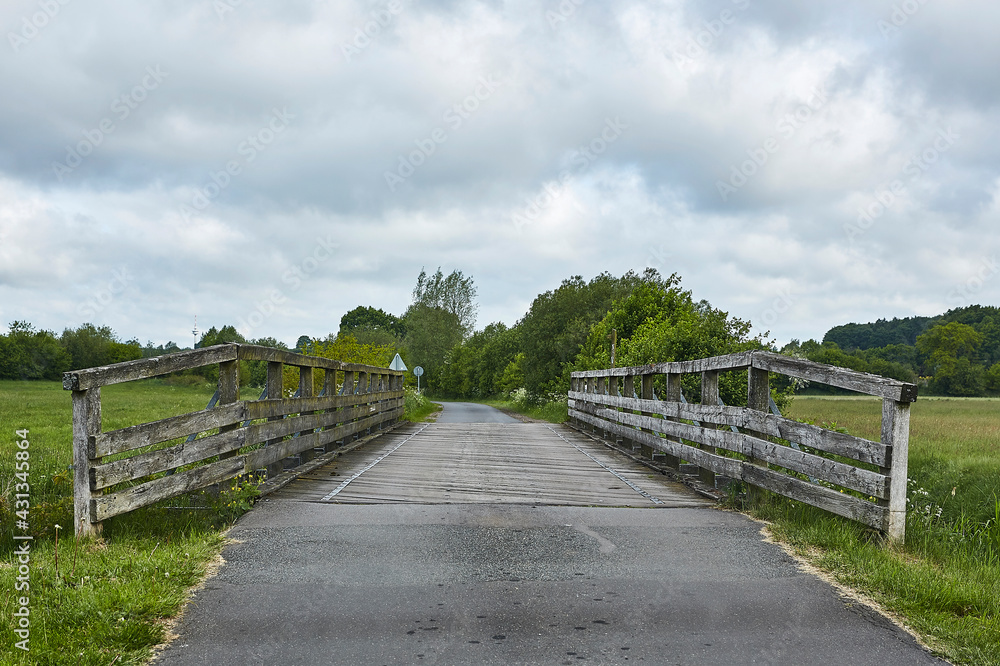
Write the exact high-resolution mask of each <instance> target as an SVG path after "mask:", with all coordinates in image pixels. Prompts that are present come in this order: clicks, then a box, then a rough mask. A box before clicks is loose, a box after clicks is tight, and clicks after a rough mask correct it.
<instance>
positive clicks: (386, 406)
mask: <svg viewBox="0 0 1000 666" xmlns="http://www.w3.org/2000/svg"><path fill="white" fill-rule="evenodd" d="M398 406H399V405H398V404H396V405H392V404H390V403H389V402H388V401H386V402H384V403H376V404H373V405H354V406H353V407H345V408H344V409H341V410H337V411H328V412H321V413H319V414H304V415H302V416H293V417H290V418H285V419H280V420H277V421H269V422H267V423H257V424H254V425H252V426H249V427H248V428H247V431H248V432H247V437H246V443H247V444H248V445H250V444H256V443H258V442H263V441H266V440H269V439H276V438H278V437H284V436H286V435H292V434H295V433H297V432H302V431H306V430H313V429H315V428H327V427H330V426H333V425H336V424H337V423H346V422H351V421H354V420H355V419H359V418H367V417H369V416H377V415H380V414H386V413H389V412H392V411H394V410H395V409H397V407H398Z"/></svg>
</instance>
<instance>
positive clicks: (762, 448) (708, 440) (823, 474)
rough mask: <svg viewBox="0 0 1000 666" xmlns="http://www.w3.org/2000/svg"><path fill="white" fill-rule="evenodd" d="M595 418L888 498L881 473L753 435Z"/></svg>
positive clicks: (621, 417)
mask: <svg viewBox="0 0 1000 666" xmlns="http://www.w3.org/2000/svg"><path fill="white" fill-rule="evenodd" d="M596 416H597V417H598V418H602V419H606V420H608V419H610V420H614V421H617V422H619V423H622V424H624V425H629V426H635V427H640V428H646V429H649V430H653V431H654V432H658V433H663V434H665V435H669V436H673V437H682V438H684V439H687V440H690V441H692V442H697V443H699V444H707V445H709V446H714V447H717V448H721V449H725V450H727V451H732V452H733V453H739V454H741V455H744V456H746V457H748V458H756V459H759V460H762V461H764V462H768V463H772V464H775V465H779V466H781V467H785V468H787V469H790V470H792V471H794V472H799V473H801V474H805V475H807V476H811V477H814V478H817V479H821V480H823V481H827V482H829V483H833V484H836V485H838V486H842V487H844V488H847V489H849V490H856V491H858V492H860V493H864V494H866V495H874V496H875V497H881V498H883V499H884V498H886V497H888V477H886V476H884V475H882V474H879V473H878V472H872V471H869V470H866V469H861V468H858V467H854V466H852V465H848V464H847V463H842V462H839V461H836V460H830V459H829V458H823V457H822V456H817V455H814V454H812V453H806V452H805V451H796V450H795V449H793V448H791V447H790V446H784V445H781V444H775V443H773V442H768V441H766V440H763V439H760V438H758V437H754V436H753V435H750V434H746V433H739V432H733V431H732V430H716V429H714V428H705V427H700V426H696V425H690V424H687V423H681V422H678V421H667V420H664V419H660V418H656V417H652V416H643V415H640V414H632V413H631V412H619V411H616V410H613V409H606V408H603V409H599V410H597V414H596ZM692 462H693V461H692Z"/></svg>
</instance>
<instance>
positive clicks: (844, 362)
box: [781, 305, 1000, 396]
mask: <svg viewBox="0 0 1000 666" xmlns="http://www.w3.org/2000/svg"><path fill="white" fill-rule="evenodd" d="M781 351H782V353H786V354H791V355H795V356H800V357H803V358H808V359H809V360H812V361H818V362H820V363H829V364H831V365H839V366H842V367H847V368H852V369H855V370H860V371H862V372H871V373H873V374H878V375H883V376H885V377H892V378H894V379H900V380H902V381H908V382H914V383H917V384H919V385H920V386H921V389H922V390H924V391H926V392H929V393H931V394H932V395H947V396H983V395H997V394H1000V308H996V307H992V306H984V305H971V306H968V307H964V308H955V309H952V310H949V311H947V312H945V313H944V314H942V315H938V316H937V317H906V318H903V319H891V320H886V319H879V320H878V321H875V322H872V323H867V324H854V323H851V324H844V325H842V326H835V327H833V328H831V329H830V330H829V331H828V332H827V333H826V335H825V336H824V337H823V341H822V342H817V341H815V340H807V341H806V342H799V341H798V340H793V341H792V342H791V343H789V344H788V345H786V346H785V347H784V348H783V349H782V350H781Z"/></svg>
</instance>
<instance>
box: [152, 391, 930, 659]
mask: <svg viewBox="0 0 1000 666" xmlns="http://www.w3.org/2000/svg"><path fill="white" fill-rule="evenodd" d="M455 407H456V405H455V404H454V403H448V404H447V405H446V408H445V414H443V415H442V418H443V417H444V416H446V415H448V414H449V412H451V416H452V417H453V418H455V417H459V418H472V416H466V417H461V416H460V415H461V414H462V413H465V414H475V415H476V416H475V418H488V417H490V416H489V415H486V416H483V415H480V414H479V413H478V410H477V409H473V410H470V411H464V410H463V408H461V407H458V408H457V409H454V408H455ZM230 537H231V538H232V539H233V540H234V543H233V544H232V545H230V546H228V547H227V548H226V549H225V551H224V553H223V555H224V557H225V559H226V565H225V566H224V567H223V568H222V569H221V571H220V572H219V574H218V575H217V576H215V577H214V578H212V579H210V580H209V581H208V583H207V585H206V586H205V588H204V589H202V590H200V591H199V592H197V593H196V595H195V597H194V599H193V601H192V603H191V604H190V606H189V608H188V609H187V610H186V612H185V614H184V618H183V620H182V622H181V624H180V626H179V628H178V632H179V637H178V638H177V639H176V640H174V642H173V643H172V644H171V646H170V647H169V648H168V649H167V650H166V651H165V652H164V653H163V654H162V655H161V656H160V658H159V659H158V660H157V661H156V663H157V664H158V665H163V666H188V665H190V666H194V665H198V666H200V665H202V664H220V665H225V664H234V665H235V664H240V665H242V664H266V665H272V664H352V665H355V664H376V665H378V664H385V665H389V664H579V663H591V664H630V663H637V662H642V663H650V664H796V665H798V664H852V665H861V664H872V665H878V666H892V665H899V666H904V665H905V666H913V665H919V664H932V663H942V662H939V661H937V660H935V659H933V658H932V657H931V656H929V655H928V654H927V653H926V652H925V651H924V650H922V649H921V648H920V647H919V646H918V645H917V644H916V642H915V641H914V640H913V639H912V638H911V637H909V636H908V635H907V634H905V633H904V632H903V631H901V630H900V629H898V628H896V627H895V626H894V625H892V624H891V623H890V622H889V621H888V620H886V619H885V618H883V617H881V616H879V615H877V614H876V613H874V612H872V611H871V610H870V609H867V608H866V607H864V606H861V605H858V604H856V603H855V602H852V601H849V600H846V599H843V598H841V597H840V596H839V595H838V593H837V592H836V591H835V590H834V589H833V588H831V587H830V586H829V585H827V584H826V583H824V582H822V581H821V580H819V579H818V578H816V577H815V576H813V575H810V574H807V573H804V572H802V571H800V570H799V568H798V567H797V565H796V564H795V562H794V561H793V560H791V559H790V558H789V557H788V556H787V555H785V553H784V552H783V551H782V550H781V549H780V548H779V547H778V546H776V545H774V544H770V543H767V542H765V541H764V540H763V539H762V538H761V536H760V526H759V525H758V524H757V523H754V522H752V521H750V520H749V519H747V518H746V517H744V516H742V515H740V514H735V513H729V512H724V511H720V510H716V509H714V508H602V507H585V506H573V507H567V506H542V505H531V504H527V505H525V504H519V505H510V504H507V505H502V504H377V505H373V504H353V505H348V504H344V505H337V504H322V503H317V502H306V501H292V500H281V499H271V500H265V501H262V502H261V503H259V504H258V505H257V507H256V508H254V510H253V511H251V512H250V513H248V514H247V515H245V516H244V517H243V518H242V519H240V521H239V522H238V523H237V525H236V526H235V527H234V528H233V530H232V532H231V533H230Z"/></svg>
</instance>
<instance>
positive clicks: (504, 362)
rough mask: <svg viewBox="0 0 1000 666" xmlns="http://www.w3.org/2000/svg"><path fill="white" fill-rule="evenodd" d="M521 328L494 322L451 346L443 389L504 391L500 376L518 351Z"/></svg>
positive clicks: (472, 394)
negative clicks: (508, 326) (510, 327)
mask: <svg viewBox="0 0 1000 666" xmlns="http://www.w3.org/2000/svg"><path fill="white" fill-rule="evenodd" d="M518 333H519V331H518V330H517V328H516V327H515V328H513V329H509V328H507V327H506V326H505V325H504V324H503V323H501V322H495V323H492V324H490V325H489V326H487V327H486V328H484V329H483V330H482V331H477V332H476V333H473V334H472V335H471V336H470V337H469V338H468V339H467V340H464V341H463V342H461V343H459V344H457V345H455V346H454V347H452V349H451V351H450V352H449V353H448V355H447V357H446V359H445V367H444V370H443V374H442V378H441V391H440V392H441V393H442V394H443V395H446V396H451V397H459V398H487V397H490V396H494V395H499V394H500V393H501V392H502V389H501V386H500V380H501V378H502V377H503V373H504V371H505V370H506V368H507V366H509V365H510V363H511V362H512V361H513V360H514V357H515V356H517V354H518V342H519V335H518Z"/></svg>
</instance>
